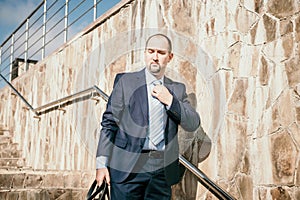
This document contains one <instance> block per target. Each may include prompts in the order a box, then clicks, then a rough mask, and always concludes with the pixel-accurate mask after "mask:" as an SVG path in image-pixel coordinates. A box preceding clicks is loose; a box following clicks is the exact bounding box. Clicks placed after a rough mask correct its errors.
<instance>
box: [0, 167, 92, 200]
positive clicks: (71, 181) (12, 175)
mask: <svg viewBox="0 0 300 200" xmlns="http://www.w3.org/2000/svg"><path fill="white" fill-rule="evenodd" d="M93 180H94V173H93V172H90V171H85V172H83V171H44V170H41V171H36V170H1V169H0V199H1V200H15V199H32V200H40V199H42V200H43V199H46V200H48V199H51V200H52V199H56V200H59V199H70V200H72V199H73V200H77V199H78V200H81V199H85V197H86V193H87V191H88V188H89V187H90V184H91V183H92V182H93Z"/></svg>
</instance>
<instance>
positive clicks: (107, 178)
mask: <svg viewBox="0 0 300 200" xmlns="http://www.w3.org/2000/svg"><path fill="white" fill-rule="evenodd" d="M105 180H106V183H107V184H108V185H110V177H109V174H108V173H107V175H106V177H105Z"/></svg>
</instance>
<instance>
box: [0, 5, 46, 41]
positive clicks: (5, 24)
mask: <svg viewBox="0 0 300 200" xmlns="http://www.w3.org/2000/svg"><path fill="white" fill-rule="evenodd" d="M41 2H42V0H0V43H1V44H2V43H3V42H4V40H5V39H7V38H8V36H9V35H10V34H11V33H12V32H13V31H14V30H15V29H16V28H18V26H19V25H20V24H21V23H22V22H23V21H24V20H25V18H26V17H27V16H28V15H30V14H31V13H32V11H34V9H35V8H36V7H37V6H38V5H39V4H40V3H41Z"/></svg>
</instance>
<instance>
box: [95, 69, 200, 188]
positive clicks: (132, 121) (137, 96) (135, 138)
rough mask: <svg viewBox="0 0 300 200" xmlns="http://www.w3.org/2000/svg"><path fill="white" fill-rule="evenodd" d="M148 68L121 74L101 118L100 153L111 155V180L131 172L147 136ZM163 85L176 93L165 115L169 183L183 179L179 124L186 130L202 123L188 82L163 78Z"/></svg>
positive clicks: (119, 179)
mask: <svg viewBox="0 0 300 200" xmlns="http://www.w3.org/2000/svg"><path fill="white" fill-rule="evenodd" d="M144 70H145V69H143V70H141V71H138V72H133V73H123V74H118V75H117V76H116V78H115V82H114V87H113V91H112V94H111V96H110V98H109V100H108V103H107V107H106V111H105V112H104V114H103V118H102V122H101V125H102V129H101V133H100V134H101V135H100V140H99V144H98V149H97V156H108V157H109V163H108V167H109V171H110V176H111V180H112V181H114V182H122V181H124V180H125V179H126V177H128V175H129V174H130V172H132V169H133V167H134V166H135V163H136V161H137V159H138V158H139V155H140V153H141V151H142V148H143V147H144V143H145V139H146V137H147V129H148V125H149V121H148V113H149V112H148V97H147V86H146V78H145V71H144ZM164 86H165V87H167V88H168V90H169V91H170V93H171V94H172V95H173V102H172V105H171V107H170V108H169V110H167V109H166V115H165V122H166V127H165V133H164V137H165V156H164V158H165V159H164V162H165V163H164V166H165V173H166V178H167V183H168V184H169V185H173V184H176V183H178V182H179V181H180V168H179V159H178V157H179V147H178V137H177V131H178V125H181V126H182V128H183V129H184V130H186V131H195V130H196V129H197V128H198V127H199V126H200V117H199V115H198V113H197V112H196V111H195V110H194V108H192V106H191V105H190V103H189V101H188V98H187V94H186V89H185V85H184V84H182V83H179V82H174V81H172V80H171V79H169V78H167V77H165V78H164Z"/></svg>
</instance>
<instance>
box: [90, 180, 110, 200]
mask: <svg viewBox="0 0 300 200" xmlns="http://www.w3.org/2000/svg"><path fill="white" fill-rule="evenodd" d="M96 186H97V181H96V180H95V181H94V182H93V184H92V185H91V187H90V189H89V191H88V193H87V195H86V199H87V200H93V198H95V197H96V196H97V194H99V193H100V192H102V194H101V196H100V197H99V200H105V196H107V197H108V199H109V190H108V185H107V183H106V181H103V183H102V185H101V186H100V187H99V186H97V188H96V191H95V192H94V190H95V187H96ZM93 192H94V193H93Z"/></svg>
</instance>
